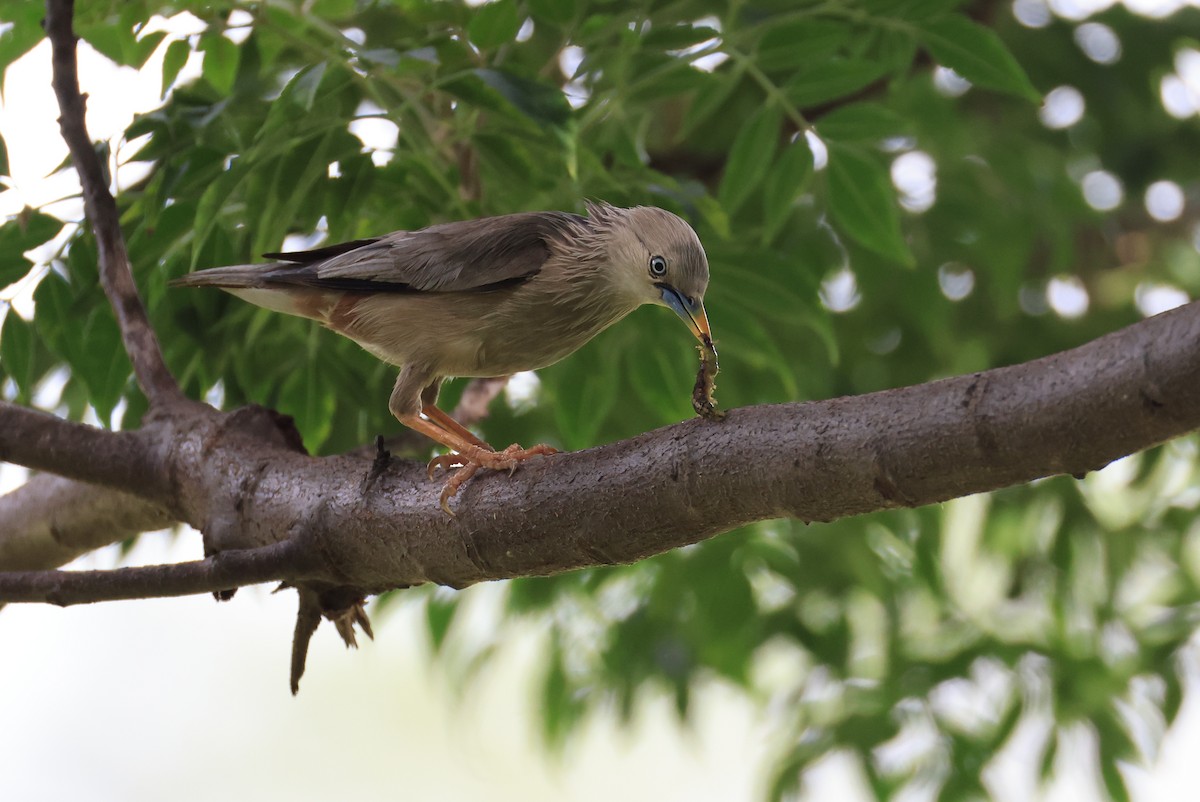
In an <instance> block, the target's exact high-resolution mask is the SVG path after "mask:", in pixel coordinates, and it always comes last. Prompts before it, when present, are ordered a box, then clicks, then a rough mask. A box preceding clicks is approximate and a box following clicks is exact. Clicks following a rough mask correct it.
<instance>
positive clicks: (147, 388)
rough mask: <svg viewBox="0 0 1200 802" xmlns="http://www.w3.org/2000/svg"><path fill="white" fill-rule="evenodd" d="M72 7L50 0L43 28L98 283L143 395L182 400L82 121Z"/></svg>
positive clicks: (156, 400) (70, 1) (67, 0)
mask: <svg viewBox="0 0 1200 802" xmlns="http://www.w3.org/2000/svg"><path fill="white" fill-rule="evenodd" d="M74 6H75V4H74V0H46V19H45V22H44V23H43V24H44V26H45V29H46V35H47V37H48V38H49V39H50V44H51V46H52V48H53V66H54V81H53V83H54V93H55V95H57V96H58V107H59V110H60V112H61V116H60V117H59V118H58V124H59V128H60V129H61V131H62V136H63V139H64V140H66V143H67V147H68V148H70V151H71V161H72V162H73V163H74V164H75V170H76V171H77V172H78V173H79V181H80V184H81V185H82V187H83V203H84V210H85V212H86V214H87V217H88V220H89V221H91V224H92V231H93V232H94V234H95V236H96V244H97V245H98V246H99V251H100V284H101V285H102V286H103V287H104V293H105V295H107V296H108V300H109V303H110V304H112V308H113V311H114V312H115V313H116V316H117V324H118V325H119V326H120V329H121V337H122V339H123V340H124V343H125V351H126V352H127V353H128V354H129V360H130V362H132V363H133V372H134V374H136V376H137V380H138V384H139V385H140V386H141V388H142V392H144V393H145V394H146V397H147V398H148V399H149V400H150V403H151V404H152V405H160V404H169V403H172V402H178V401H182V400H183V398H184V396H183V394H182V392H181V391H180V390H179V385H178V384H176V383H175V378H174V377H173V376H172V375H171V372H170V371H169V370H168V369H167V366H166V363H165V362H164V361H163V357H162V349H161V348H159V345H158V338H157V337H156V336H155V334H154V329H152V328H151V327H150V321H149V320H148V319H147V317H146V309H145V307H143V306H142V300H141V298H140V297H138V292H137V287H136V286H135V285H134V283H133V273H132V271H131V270H130V267H129V253H128V252H127V250H126V248H125V237H124V235H123V234H122V233H121V226H120V222H119V221H120V216H119V214H118V213H117V204H116V202H115V201H114V200H113V196H112V193H110V192H109V191H108V185H107V183H106V181H105V178H104V170H103V169H102V167H101V165H100V159H99V158H98V157H97V156H96V150H95V148H94V147H93V146H92V140H91V137H89V136H88V132H87V124H86V123H85V121H84V113H85V112H84V106H85V101H86V96H85V95H83V94H81V93H80V91H79V77H78V64H77V63H76V58H75V44H76V41H77V40H76V36H75V32H74V30H73V28H72V24H71V21H72V15H73V13H74Z"/></svg>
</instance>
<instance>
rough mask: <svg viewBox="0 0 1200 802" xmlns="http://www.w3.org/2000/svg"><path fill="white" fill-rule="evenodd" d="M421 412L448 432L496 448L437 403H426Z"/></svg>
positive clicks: (479, 444) (490, 449) (473, 443)
mask: <svg viewBox="0 0 1200 802" xmlns="http://www.w3.org/2000/svg"><path fill="white" fill-rule="evenodd" d="M421 412H423V413H424V414H425V417H427V418H429V419H430V420H431V421H433V422H434V423H436V424H437V425H438V426H441V427H442V428H443V429H445V430H446V431H448V432H454V433H455V434H457V435H458V436H459V437H462V438H463V439H464V440H466V441H467V442H469V443H471V444H472V445H476V446H479V447H480V448H486V449H487V450H488V451H495V450H496V449H494V448H492V447H491V446H489V445H488V444H487V443H485V442H484V441H482V440H480V439H479V438H478V437H476V436H475V434H474V433H473V432H472V431H471V430H470V429H468V428H467V427H466V426H463V425H462V424H461V423H459V422H458V421H456V420H455V419H454V418H452V417H450V416H449V415H447V414H446V413H445V412H442V410H440V409H438V407H437V405H436V404H426V405H425V406H424V407H423V408H422V409H421Z"/></svg>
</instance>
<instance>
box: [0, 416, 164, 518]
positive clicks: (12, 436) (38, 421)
mask: <svg viewBox="0 0 1200 802" xmlns="http://www.w3.org/2000/svg"><path fill="white" fill-rule="evenodd" d="M161 441H162V439H161V438H159V437H158V436H157V431H156V430H155V429H153V428H147V429H143V430H141V431H138V432H108V431H105V430H103V429H97V428H96V427H94V426H88V425H87V424H84V423H73V422H71V421H67V420H63V419H62V418H56V417H55V416H53V415H51V414H49V413H46V412H41V411H39V410H36V409H29V408H27V407H22V406H19V405H17V404H11V403H9V402H7V401H0V460H3V461H4V462H11V463H13V464H15V465H24V466H25V467H27V468H33V469H35V470H40V471H50V472H51V473H55V474H58V475H59V476H65V477H67V478H70V479H79V480H82V481H85V482H94V483H96V484H100V485H104V486H106V487H112V488H116V489H118V490H136V491H138V492H139V495H150V496H153V497H154V498H157V499H159V500H165V499H166V498H167V497H168V496H169V494H170V493H171V488H170V487H169V485H168V482H167V479H168V475H167V473H166V472H165V471H164V470H163V465H162V463H161V462H160V460H158V459H157V458H155V457H154V456H153V455H152V452H153V450H154V449H153V448H152V446H154V445H157V444H158V443H160V442H161ZM163 444H164V445H166V443H163Z"/></svg>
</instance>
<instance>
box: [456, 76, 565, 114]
mask: <svg viewBox="0 0 1200 802" xmlns="http://www.w3.org/2000/svg"><path fill="white" fill-rule="evenodd" d="M475 75H476V76H478V77H479V79H480V80H481V81H483V83H485V84H486V85H487V86H489V87H491V88H492V89H494V90H496V91H497V92H499V93H500V95H501V96H502V97H503V98H504V99H505V100H507V101H508V102H509V103H511V104H513V106H515V107H516V108H517V109H519V110H520V111H521V112H522V113H524V114H525V115H526V116H528V117H529V118H531V119H532V120H534V121H535V122H540V123H549V124H551V125H556V126H563V125H566V123H567V120H569V119H570V117H571V104H570V103H568V102H567V98H566V97H565V96H564V95H563V93H562V90H561V89H559V88H558V87H556V86H550V85H549V84H544V83H540V82H538V81H531V80H530V79H528V78H523V77H521V76H519V75H513V74H511V73H508V72H504V71H503V70H485V69H479V70H475Z"/></svg>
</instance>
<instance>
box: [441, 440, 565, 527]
mask: <svg viewBox="0 0 1200 802" xmlns="http://www.w3.org/2000/svg"><path fill="white" fill-rule="evenodd" d="M557 453H558V449H556V448H554V447H552V446H548V445H544V444H541V445H536V446H530V447H529V448H522V447H521V446H520V445H518V444H517V443H513V444H512V445H511V446H509V447H508V448H506V449H504V450H503V451H489V450H487V449H483V448H479V447H477V446H471V447H470V448H466V449H463V451H461V452H459V453H451V454H442V455H440V456H437V457H434V458H433V459H431V460H430V461H429V478H430V479H432V478H433V474H434V471H436V470H437V469H438V468H442V469H443V470H445V471H447V472H448V471H451V470H452V469H454V468H457V469H458V470H456V471H454V473H452V474H450V477H449V478H448V479H447V480H446V485H445V486H444V487H443V488H442V495H441V497H440V499H439V501H440V503H441V507H442V509H443V510H445V511H446V512H447V513H449V514H450V515H454V512H453V511H452V510H451V509H450V499H452V498H454V496H455V494H457V493H458V489H459V488H460V487H462V486H463V485H464V484H466V483H467V481H468V480H469V479H470V478H471V477H472V476H474V475H475V474H476V473H478V471H479V469H480V468H490V469H491V470H494V471H508V474H509V476H511V475H512V474H513V472H514V471H515V470H516V469H517V466H518V465H520V464H521V463H522V462H524V461H525V460H527V459H530V458H532V457H537V456H548V455H550V454H557Z"/></svg>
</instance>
